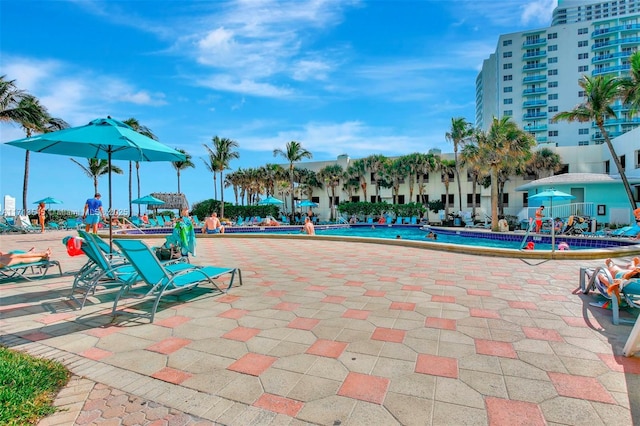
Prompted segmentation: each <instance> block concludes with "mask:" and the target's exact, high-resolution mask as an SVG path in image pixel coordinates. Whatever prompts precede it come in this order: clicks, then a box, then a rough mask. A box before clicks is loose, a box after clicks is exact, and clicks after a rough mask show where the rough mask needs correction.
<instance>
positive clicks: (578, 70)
mask: <svg viewBox="0 0 640 426" xmlns="http://www.w3.org/2000/svg"><path fill="white" fill-rule="evenodd" d="M639 47H640V0H616V1H606V2H585V1H576V0H568V1H567V0H565V1H562V0H560V1H559V4H558V7H556V9H555V10H554V12H553V21H552V25H551V26H550V27H548V28H541V29H537V30H528V31H521V32H517V33H511V34H503V35H501V36H500V38H499V39H498V45H497V48H496V51H495V52H494V53H493V54H491V56H490V57H489V58H488V59H486V60H485V61H484V63H483V66H482V71H481V72H480V73H479V74H478V77H477V79H476V125H477V126H478V127H480V128H482V129H485V130H486V129H487V128H488V126H489V125H490V124H491V119H492V117H494V116H495V117H503V116H509V117H511V118H512V119H513V121H515V122H516V123H518V124H519V125H520V126H521V127H522V128H523V129H525V130H527V131H528V132H530V133H531V134H532V135H534V136H535V139H536V141H537V142H538V143H539V144H547V143H548V144H553V145H555V146H582V145H593V144H600V143H602V142H603V141H604V140H603V138H602V135H601V133H600V131H599V130H598V128H597V127H596V126H595V124H594V123H567V122H558V123H553V122H552V120H551V119H552V117H553V116H554V115H555V114H556V113H558V112H560V111H569V110H572V109H573V108H574V107H575V106H576V105H578V104H580V103H581V102H583V100H584V92H583V91H582V89H581V88H580V86H579V85H578V81H579V79H580V78H581V77H582V76H583V75H588V76H598V75H604V74H611V75H617V76H621V75H627V74H628V71H629V69H630V63H629V57H630V56H631V54H632V53H633V52H635V51H637V50H638V48H639ZM613 108H614V110H615V111H616V112H617V114H618V116H617V118H616V119H609V120H607V121H606V123H605V124H606V128H607V131H608V132H609V134H610V136H611V137H616V136H619V135H621V134H623V133H626V132H628V131H629V130H632V129H633V128H635V127H638V126H640V118H638V117H637V116H636V117H633V116H632V115H631V114H630V111H629V109H628V108H626V107H625V106H624V105H622V104H621V103H620V102H618V103H616V104H615V105H614V106H613Z"/></svg>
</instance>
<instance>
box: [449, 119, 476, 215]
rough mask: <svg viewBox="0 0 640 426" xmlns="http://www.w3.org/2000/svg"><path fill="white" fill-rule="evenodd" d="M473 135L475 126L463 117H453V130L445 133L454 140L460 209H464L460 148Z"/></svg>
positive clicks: (450, 140)
mask: <svg viewBox="0 0 640 426" xmlns="http://www.w3.org/2000/svg"><path fill="white" fill-rule="evenodd" d="M471 135H473V127H472V126H471V123H468V122H467V120H465V119H464V118H462V117H458V118H452V119H451V130H450V131H449V132H447V133H446V134H445V137H446V138H447V140H448V141H449V142H453V159H454V161H455V171H456V179H457V181H458V210H459V211H462V187H461V184H460V163H459V162H458V148H459V147H460V145H464V143H465V141H466V140H468V139H469V137H471Z"/></svg>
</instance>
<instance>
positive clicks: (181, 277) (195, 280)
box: [112, 239, 242, 322]
mask: <svg viewBox="0 0 640 426" xmlns="http://www.w3.org/2000/svg"><path fill="white" fill-rule="evenodd" d="M114 243H115V244H116V245H117V246H118V247H119V248H120V251H121V253H122V254H123V255H124V256H125V257H126V258H127V260H128V261H129V262H130V264H131V266H133V267H134V268H135V270H136V271H137V273H138V275H139V276H140V278H141V279H142V281H144V283H146V286H144V287H143V288H141V290H143V291H142V292H141V293H139V294H138V297H139V298H141V299H148V298H152V299H153V300H154V302H153V307H152V309H151V312H150V313H149V316H150V321H151V322H153V318H154V316H155V314H156V311H157V309H158V305H159V303H160V299H162V297H163V296H165V295H169V294H173V293H176V292H181V291H185V290H190V289H192V288H195V287H197V286H198V285H200V284H203V283H209V284H211V286H212V287H213V288H214V289H215V290H218V291H219V292H220V293H224V292H226V291H228V290H229V289H230V288H231V286H232V285H233V281H234V279H235V276H236V272H237V273H238V279H239V281H240V285H242V274H241V272H240V269H238V268H224V267H214V266H203V267H200V266H193V265H191V268H188V269H182V270H180V271H172V270H171V269H170V268H168V267H165V266H164V265H162V264H161V263H160V262H159V261H158V259H157V258H156V256H155V254H154V253H153V251H152V250H151V249H150V248H149V246H147V245H146V244H145V243H144V242H142V241H141V240H129V239H127V240H116V241H114ZM225 274H231V279H230V281H229V286H228V287H227V288H226V289H225V290H223V289H221V288H220V287H219V286H218V285H217V284H216V283H215V282H214V281H213V280H214V279H217V278H219V277H220V276H222V275H225ZM138 289H140V288H138ZM132 290H134V288H133V287H132V285H130V284H129V283H125V284H124V285H123V286H122V288H121V289H120V291H119V292H118V295H117V296H116V299H115V301H114V303H113V311H112V314H113V315H114V316H115V315H116V312H117V308H118V301H119V300H120V299H121V298H122V297H123V296H125V295H128V294H129V293H133V291H132Z"/></svg>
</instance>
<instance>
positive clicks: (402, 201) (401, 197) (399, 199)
mask: <svg viewBox="0 0 640 426" xmlns="http://www.w3.org/2000/svg"><path fill="white" fill-rule="evenodd" d="M398 204H404V195H401V194H398Z"/></svg>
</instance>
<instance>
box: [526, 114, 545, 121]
mask: <svg viewBox="0 0 640 426" xmlns="http://www.w3.org/2000/svg"><path fill="white" fill-rule="evenodd" d="M522 118H523V119H524V120H540V119H543V118H547V113H546V112H529V113H527V114H523V115H522Z"/></svg>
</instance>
